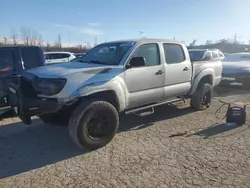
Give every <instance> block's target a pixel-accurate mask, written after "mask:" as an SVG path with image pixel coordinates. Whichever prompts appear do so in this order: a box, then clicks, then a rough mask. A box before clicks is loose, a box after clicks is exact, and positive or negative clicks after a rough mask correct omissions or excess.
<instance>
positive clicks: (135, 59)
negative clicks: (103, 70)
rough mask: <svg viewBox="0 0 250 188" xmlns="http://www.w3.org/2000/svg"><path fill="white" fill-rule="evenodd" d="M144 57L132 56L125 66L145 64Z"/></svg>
mask: <svg viewBox="0 0 250 188" xmlns="http://www.w3.org/2000/svg"><path fill="white" fill-rule="evenodd" d="M145 64H146V63H145V58H144V57H133V58H132V59H131V60H130V62H129V63H128V64H127V68H132V67H142V66H145Z"/></svg>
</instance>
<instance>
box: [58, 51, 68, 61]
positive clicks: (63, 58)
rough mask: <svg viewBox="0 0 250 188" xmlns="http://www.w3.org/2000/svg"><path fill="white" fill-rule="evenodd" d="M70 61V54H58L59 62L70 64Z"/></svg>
mask: <svg viewBox="0 0 250 188" xmlns="http://www.w3.org/2000/svg"><path fill="white" fill-rule="evenodd" d="M69 60H70V54H68V53H61V54H58V61H59V62H68V61H69Z"/></svg>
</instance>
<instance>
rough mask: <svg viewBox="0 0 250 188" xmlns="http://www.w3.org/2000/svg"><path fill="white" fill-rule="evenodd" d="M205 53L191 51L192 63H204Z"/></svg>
mask: <svg viewBox="0 0 250 188" xmlns="http://www.w3.org/2000/svg"><path fill="white" fill-rule="evenodd" d="M204 53H205V51H189V56H190V59H191V61H202V58H203V55H204Z"/></svg>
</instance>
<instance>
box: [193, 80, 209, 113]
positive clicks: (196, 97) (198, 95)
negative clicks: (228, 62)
mask: <svg viewBox="0 0 250 188" xmlns="http://www.w3.org/2000/svg"><path fill="white" fill-rule="evenodd" d="M212 98H213V88H212V86H211V85H210V84H208V83H200V84H199V85H198V88H197V90H196V91H195V93H194V94H193V95H192V97H191V107H192V108H193V109H194V110H205V109H207V108H209V107H210V105H211V102H212Z"/></svg>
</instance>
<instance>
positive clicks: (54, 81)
mask: <svg viewBox="0 0 250 188" xmlns="http://www.w3.org/2000/svg"><path fill="white" fill-rule="evenodd" d="M65 84H66V79H64V78H38V79H37V80H36V82H35V84H34V89H35V91H36V93H37V94H38V95H47V96H50V95H56V94H58V93H60V91H61V90H62V88H63V87H64V86H65Z"/></svg>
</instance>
